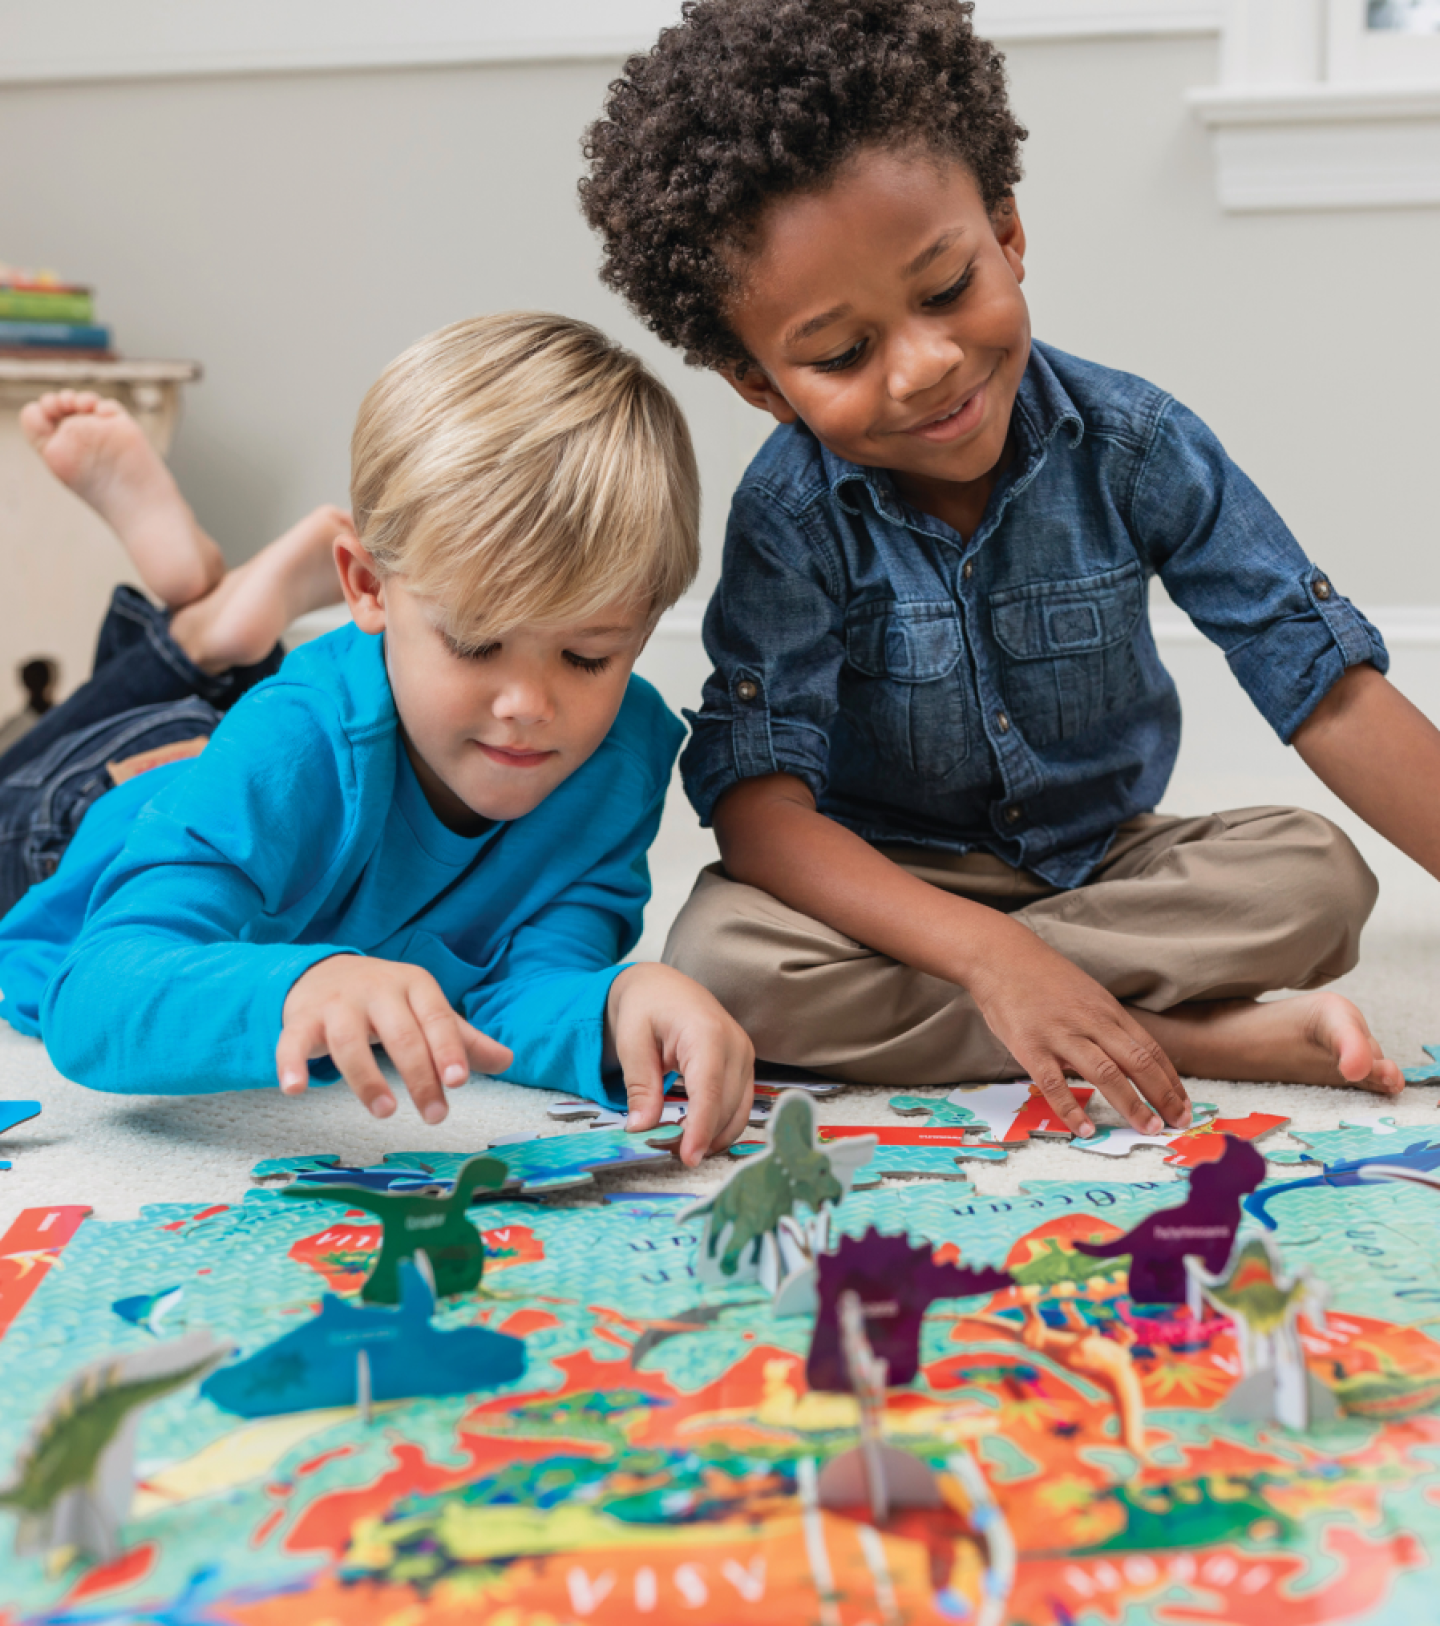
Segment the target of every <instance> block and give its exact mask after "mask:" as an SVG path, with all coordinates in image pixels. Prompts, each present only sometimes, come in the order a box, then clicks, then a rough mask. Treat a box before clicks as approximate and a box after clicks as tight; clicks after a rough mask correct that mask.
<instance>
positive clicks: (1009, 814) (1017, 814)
mask: <svg viewBox="0 0 1440 1626" xmlns="http://www.w3.org/2000/svg"><path fill="white" fill-rule="evenodd" d="M1024 814H1025V809H1024V808H1023V807H1021V806H1020V804H1019V803H1018V802H1011V804H1010V805H1009V807H1007V808H1006V809H1005V815H1004V817H1005V822H1006V824H1019V822H1020V820H1021V819H1022V818H1023V817H1024Z"/></svg>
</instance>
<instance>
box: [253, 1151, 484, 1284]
mask: <svg viewBox="0 0 1440 1626" xmlns="http://www.w3.org/2000/svg"><path fill="white" fill-rule="evenodd" d="M505 1174H506V1170H505V1165H504V1164H503V1163H502V1162H501V1161H500V1159H499V1158H498V1157H472V1158H471V1159H470V1160H469V1162H467V1163H464V1164H462V1165H461V1167H460V1168H459V1169H458V1170H457V1171H456V1175H455V1184H454V1186H453V1187H452V1188H451V1190H449V1191H447V1192H444V1193H443V1194H442V1195H440V1196H438V1197H430V1196H425V1195H424V1194H423V1193H420V1192H414V1191H371V1190H370V1189H369V1188H368V1187H366V1186H314V1185H308V1184H306V1183H305V1182H304V1181H297V1182H296V1183H295V1184H294V1185H293V1186H286V1187H285V1189H284V1190H283V1191H281V1192H280V1193H279V1195H280V1196H282V1197H294V1198H298V1199H299V1200H300V1201H302V1202H343V1203H344V1204H345V1206H346V1207H347V1208H363V1209H364V1210H365V1212H366V1213H367V1214H373V1215H374V1216H375V1218H376V1219H378V1220H379V1221H380V1223H381V1225H383V1226H384V1228H385V1230H384V1234H383V1236H382V1237H381V1239H380V1253H379V1257H378V1258H377V1259H376V1260H375V1267H374V1269H373V1270H371V1272H370V1274H369V1275H368V1276H367V1277H366V1278H365V1285H364V1286H363V1287H362V1288H361V1289H360V1298H361V1300H362V1301H363V1302H364V1303H366V1304H398V1303H399V1302H400V1266H401V1263H402V1262H403V1261H404V1260H406V1259H413V1258H414V1257H415V1256H416V1254H420V1253H423V1254H424V1255H425V1257H426V1259H428V1260H429V1263H430V1271H431V1274H432V1275H433V1276H434V1278H435V1296H436V1298H445V1297H447V1296H448V1295H450V1294H452V1293H468V1292H469V1291H470V1290H471V1288H474V1287H478V1286H479V1285H480V1277H481V1275H482V1274H483V1273H484V1270H485V1244H484V1243H483V1242H482V1241H481V1240H480V1233H479V1231H478V1230H476V1228H475V1227H474V1225H472V1224H471V1223H470V1221H469V1219H467V1218H466V1215H465V1210H466V1209H467V1208H468V1207H469V1206H470V1199H471V1197H472V1196H473V1195H474V1194H475V1192H476V1191H481V1190H483V1191H499V1190H500V1188H501V1187H502V1186H503V1185H504V1184H505Z"/></svg>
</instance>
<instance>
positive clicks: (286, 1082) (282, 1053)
mask: <svg viewBox="0 0 1440 1626" xmlns="http://www.w3.org/2000/svg"><path fill="white" fill-rule="evenodd" d="M312 1035H314V1036H315V1037H316V1038H318V1037H319V1030H318V1029H317V1028H316V1026H315V1024H314V1023H313V1022H307V1023H306V1024H305V1025H304V1026H303V1027H301V1026H298V1025H296V1026H292V1027H287V1028H283V1029H282V1030H281V1033H280V1042H279V1043H278V1044H277V1045H276V1046H275V1075H276V1077H277V1078H278V1079H279V1080H280V1088H281V1090H282V1091H283V1092H284V1093H285V1094H286V1095H299V1094H300V1093H301V1092H302V1091H303V1090H304V1089H305V1088H306V1087H307V1086H308V1085H309V1083H310V1058H311V1056H313V1055H314V1054H315V1047H314V1045H313V1043H312V1041H311V1036H312Z"/></svg>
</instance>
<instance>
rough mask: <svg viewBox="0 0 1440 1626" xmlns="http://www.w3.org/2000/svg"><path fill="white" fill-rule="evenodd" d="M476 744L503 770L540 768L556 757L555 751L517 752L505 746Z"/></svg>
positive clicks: (479, 741) (481, 742)
mask: <svg viewBox="0 0 1440 1626" xmlns="http://www.w3.org/2000/svg"><path fill="white" fill-rule="evenodd" d="M475 743H476V744H477V745H478V746H479V747H480V749H481V750H482V751H483V752H484V753H485V755H486V756H487V757H489V758H490V760H491V761H492V762H496V763H499V765H500V766H501V767H502V768H538V767H539V766H540V764H541V763H542V762H548V761H549V760H550V758H551V757H553V756H554V755H555V753H554V752H553V751H517V750H514V749H513V748H511V747H507V746H504V745H487V744H486V743H485V741H484V740H476V742H475Z"/></svg>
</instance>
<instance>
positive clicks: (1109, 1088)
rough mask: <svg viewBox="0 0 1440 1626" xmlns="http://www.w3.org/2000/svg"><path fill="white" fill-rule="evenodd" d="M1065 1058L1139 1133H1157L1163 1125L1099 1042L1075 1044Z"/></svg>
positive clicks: (1152, 1108)
mask: <svg viewBox="0 0 1440 1626" xmlns="http://www.w3.org/2000/svg"><path fill="white" fill-rule="evenodd" d="M1068 1059H1069V1062H1070V1065H1071V1066H1072V1067H1073V1068H1074V1069H1075V1071H1076V1072H1077V1073H1079V1074H1080V1076H1081V1078H1083V1079H1084V1080H1085V1081H1086V1083H1088V1084H1093V1085H1094V1086H1095V1088H1096V1089H1097V1090H1099V1092H1100V1093H1101V1095H1103V1096H1104V1097H1105V1099H1106V1100H1107V1101H1108V1102H1109V1103H1110V1105H1111V1106H1112V1107H1114V1108H1115V1110H1116V1112H1118V1113H1119V1114H1120V1116H1121V1117H1122V1118H1123V1119H1124V1120H1125V1122H1126V1123H1128V1124H1129V1125H1130V1127H1131V1128H1132V1129H1137V1130H1139V1132H1140V1133H1141V1134H1142V1135H1158V1134H1159V1133H1160V1131H1161V1130H1162V1129H1163V1128H1164V1127H1165V1124H1164V1121H1163V1119H1162V1118H1161V1117H1160V1115H1159V1113H1157V1112H1156V1111H1155V1109H1154V1107H1152V1106H1151V1105H1150V1103H1149V1102H1148V1101H1146V1100H1144V1099H1142V1098H1141V1097H1140V1096H1138V1095H1137V1094H1136V1093H1135V1087H1134V1085H1132V1084H1131V1082H1130V1080H1129V1079H1128V1078H1127V1077H1126V1076H1125V1073H1124V1071H1123V1070H1122V1069H1121V1068H1120V1067H1119V1066H1117V1064H1116V1063H1115V1061H1114V1059H1113V1058H1112V1057H1110V1056H1107V1055H1106V1054H1105V1052H1104V1051H1103V1050H1102V1049H1101V1048H1100V1047H1099V1045H1097V1044H1083V1045H1077V1046H1076V1047H1075V1049H1074V1051H1073V1052H1072V1053H1071V1054H1070V1056H1069V1058H1068Z"/></svg>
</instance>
